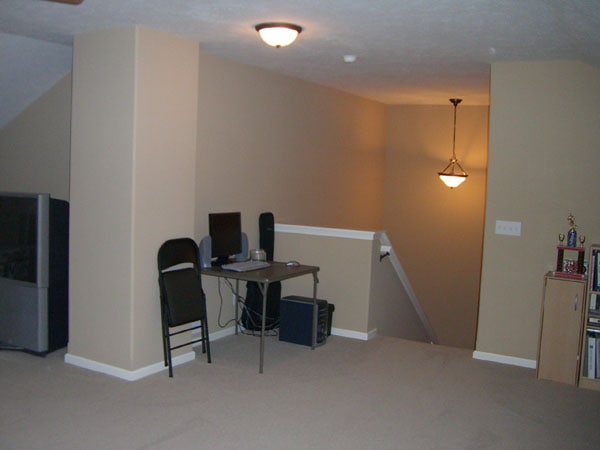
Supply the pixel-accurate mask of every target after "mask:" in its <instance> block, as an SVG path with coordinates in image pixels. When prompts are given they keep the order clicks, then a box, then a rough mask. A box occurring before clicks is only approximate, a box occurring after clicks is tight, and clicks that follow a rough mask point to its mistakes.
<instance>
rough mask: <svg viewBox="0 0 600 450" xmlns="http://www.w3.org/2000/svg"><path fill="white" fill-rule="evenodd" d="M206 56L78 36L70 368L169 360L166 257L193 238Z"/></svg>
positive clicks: (130, 366)
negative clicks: (162, 299)
mask: <svg viewBox="0 0 600 450" xmlns="http://www.w3.org/2000/svg"><path fill="white" fill-rule="evenodd" d="M198 56H199V49H198V44H197V43H195V42H193V41H191V40H187V39H182V38H178V37H175V36H172V35H167V34H164V33H161V32H158V31H154V30H149V29H146V28H139V27H131V28H126V29H121V30H110V31H102V32H97V33H89V34H84V35H80V36H77V37H76V38H75V45H74V67H73V123H72V128H73V132H72V157H71V166H72V170H71V196H70V197H71V239H70V292H69V295H70V299H69V300H70V317H69V319H70V328H69V331H70V340H69V348H68V355H67V357H68V360H69V361H70V362H74V361H77V360H75V358H84V359H86V360H92V361H95V362H98V363H103V364H107V365H109V366H113V367H117V368H121V369H125V370H136V369H139V368H141V367H145V366H148V365H150V364H153V363H157V362H159V361H161V359H162V345H161V338H160V308H159V300H158V289H157V281H156V280H157V274H156V252H157V250H158V247H159V245H160V244H161V243H162V242H163V241H164V240H165V239H168V238H170V237H175V236H181V235H183V236H185V235H188V236H189V235H191V234H193V226H194V195H195V190H194V186H195V155H196V132H195V131H196V130H195V125H196V114H197V87H198V83H197V73H198Z"/></svg>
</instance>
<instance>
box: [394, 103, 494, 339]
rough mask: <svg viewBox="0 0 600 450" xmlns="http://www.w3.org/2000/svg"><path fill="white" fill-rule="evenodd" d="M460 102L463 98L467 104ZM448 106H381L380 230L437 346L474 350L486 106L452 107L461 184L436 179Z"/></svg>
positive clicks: (446, 137)
mask: <svg viewBox="0 0 600 450" xmlns="http://www.w3.org/2000/svg"><path fill="white" fill-rule="evenodd" d="M466 101H467V100H465V102H466ZM453 114H454V113H453V106H452V105H451V104H450V102H448V106H388V107H387V117H386V136H387V143H386V164H385V195H384V223H383V225H384V227H383V228H384V229H385V230H386V231H387V234H388V237H389V239H390V241H391V242H392V244H393V247H394V249H395V252H396V254H397V256H398V259H399V260H400V262H401V264H402V266H403V267H404V270H405V272H406V274H407V275H408V278H409V280H410V283H411V285H412V287H413V289H414V291H415V293H416V296H417V298H418V300H419V302H420V304H421V306H422V308H423V310H424V312H425V315H426V316H427V318H428V320H429V323H430V324H431V327H432V328H433V330H434V332H435V334H436V335H437V338H438V341H439V343H440V344H443V345H449V346H454V347H462V348H469V349H473V348H474V346H475V335H476V330H477V308H478V300H479V275H480V271H481V253H482V245H483V220H484V208H485V183H486V167H487V137H488V107H487V106H464V105H463V104H461V105H460V106H459V107H458V109H457V118H456V155H457V157H458V160H459V161H460V163H461V165H462V166H463V168H464V169H465V171H466V172H467V173H468V174H469V177H468V179H467V180H466V181H465V182H464V183H463V184H462V185H461V186H460V187H458V188H455V189H449V188H448V187H446V186H445V185H444V184H443V183H442V182H441V181H440V179H439V177H438V175H437V173H438V172H440V171H441V170H442V169H443V168H444V167H445V166H446V164H448V159H449V158H450V156H451V155H452V129H453Z"/></svg>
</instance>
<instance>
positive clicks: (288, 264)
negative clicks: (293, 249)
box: [285, 261, 300, 267]
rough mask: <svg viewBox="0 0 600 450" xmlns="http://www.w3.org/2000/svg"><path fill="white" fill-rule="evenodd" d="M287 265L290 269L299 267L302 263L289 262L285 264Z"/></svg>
mask: <svg viewBox="0 0 600 450" xmlns="http://www.w3.org/2000/svg"><path fill="white" fill-rule="evenodd" d="M285 265H286V266H288V267H298V266H299V265H300V263H299V262H298V261H288V262H286V263H285Z"/></svg>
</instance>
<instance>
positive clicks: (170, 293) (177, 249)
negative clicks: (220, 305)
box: [157, 238, 206, 327]
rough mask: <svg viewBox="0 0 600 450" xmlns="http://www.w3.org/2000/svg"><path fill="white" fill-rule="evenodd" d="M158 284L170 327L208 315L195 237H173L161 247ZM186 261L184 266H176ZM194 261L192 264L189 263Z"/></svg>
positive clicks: (159, 251)
mask: <svg viewBox="0 0 600 450" xmlns="http://www.w3.org/2000/svg"><path fill="white" fill-rule="evenodd" d="M157 260H158V284H159V286H160V300H161V302H162V307H163V312H164V313H166V316H167V322H168V324H169V326H170V327H175V326H178V325H182V324H185V323H189V322H193V321H195V320H200V319H202V318H204V317H206V298H205V296H204V292H203V290H202V280H201V278H200V273H199V271H198V246H197V245H196V243H195V242H194V240H193V239H190V238H179V239H171V240H168V241H166V242H165V243H163V244H162V245H161V247H160V249H159V250H158V258H157ZM180 264H185V266H182V267H181V268H175V269H171V268H172V267H174V266H178V265H180ZM190 264H191V266H192V267H189V265H190Z"/></svg>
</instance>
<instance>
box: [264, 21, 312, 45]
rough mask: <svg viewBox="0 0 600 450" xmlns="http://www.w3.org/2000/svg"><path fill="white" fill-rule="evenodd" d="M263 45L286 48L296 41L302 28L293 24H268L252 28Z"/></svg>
mask: <svg viewBox="0 0 600 450" xmlns="http://www.w3.org/2000/svg"><path fill="white" fill-rule="evenodd" d="M254 28H255V29H256V31H258V34H259V35H260V37H261V39H262V40H263V41H264V42H265V44H267V45H270V46H271V47H275V48H279V47H286V46H288V45H290V44H291V43H292V42H294V41H295V40H296V38H297V37H298V35H299V34H300V33H301V32H302V27H301V26H299V25H294V24H293V23H283V22H268V23H259V24H258V25H256V26H255V27H254Z"/></svg>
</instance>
